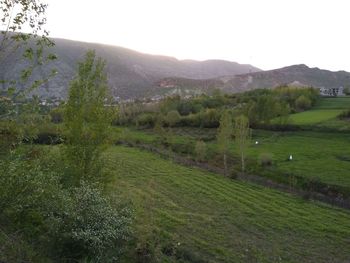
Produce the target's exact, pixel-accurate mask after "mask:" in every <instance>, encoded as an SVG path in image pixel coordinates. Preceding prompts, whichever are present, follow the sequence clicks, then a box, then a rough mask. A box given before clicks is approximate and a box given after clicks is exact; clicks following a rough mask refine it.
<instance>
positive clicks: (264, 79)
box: [154, 64, 350, 94]
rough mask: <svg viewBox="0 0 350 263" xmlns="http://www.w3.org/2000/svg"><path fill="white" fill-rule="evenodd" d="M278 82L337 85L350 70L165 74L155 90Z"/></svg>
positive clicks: (230, 88) (236, 88)
mask: <svg viewBox="0 0 350 263" xmlns="http://www.w3.org/2000/svg"><path fill="white" fill-rule="evenodd" d="M281 85H291V86H312V87H316V88H320V87H326V88H336V87H340V86H343V87H346V86H350V73H349V72H346V71H337V72H333V71H329V70H322V69H319V68H309V67H308V66H306V65H303V64H302V65H293V66H289V67H284V68H280V69H275V70H269V71H260V72H253V73H249V74H240V75H235V76H223V77H219V78H214V79H207V80H191V79H182V78H166V79H163V80H161V81H159V82H158V90H157V91H155V92H154V93H165V94H167V93H168V94H169V93H172V92H174V91H177V92H180V93H181V92H182V93H192V94H193V93H198V92H208V90H211V89H213V88H217V89H221V90H223V91H225V92H241V91H245V90H252V89H258V88H274V87H277V86H281Z"/></svg>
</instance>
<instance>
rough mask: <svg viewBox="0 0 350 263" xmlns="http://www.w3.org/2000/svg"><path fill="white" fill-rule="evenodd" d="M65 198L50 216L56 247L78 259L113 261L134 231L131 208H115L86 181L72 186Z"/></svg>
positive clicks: (58, 250) (60, 251)
mask: <svg viewBox="0 0 350 263" xmlns="http://www.w3.org/2000/svg"><path fill="white" fill-rule="evenodd" d="M65 201H66V204H67V205H66V206H65V207H64V209H63V210H62V211H60V212H61V213H58V212H56V214H58V216H54V217H53V218H50V219H51V221H53V222H54V223H53V224H51V226H52V225H53V226H54V227H53V229H52V231H51V234H53V238H54V240H55V248H56V251H57V252H58V253H59V254H60V255H65V257H71V258H75V259H82V258H86V259H90V260H92V259H94V261H101V262H108V261H110V262H112V261H113V262H114V261H115V259H116V257H117V256H118V255H119V254H120V253H121V252H122V248H123V244H124V242H125V241H127V240H128V238H129V236H130V234H131V232H130V227H129V226H130V223H131V211H130V209H129V208H127V207H124V208H120V209H115V208H113V207H112V206H111V205H110V202H109V201H108V200H107V199H106V198H104V197H103V196H102V195H101V194H100V192H99V191H98V190H97V189H94V188H92V187H91V186H89V185H88V184H87V183H82V184H81V186H80V187H77V188H73V189H71V190H70V191H69V196H68V197H66V200H65ZM55 223H56V224H57V225H56V226H55Z"/></svg>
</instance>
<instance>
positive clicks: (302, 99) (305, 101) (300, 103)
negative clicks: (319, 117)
mask: <svg viewBox="0 0 350 263" xmlns="http://www.w3.org/2000/svg"><path fill="white" fill-rule="evenodd" d="M311 104H312V102H311V100H310V99H309V98H308V97H306V96H304V95H301V96H299V97H298V98H297V99H296V101H295V107H296V109H297V110H298V111H304V110H308V109H310V108H311Z"/></svg>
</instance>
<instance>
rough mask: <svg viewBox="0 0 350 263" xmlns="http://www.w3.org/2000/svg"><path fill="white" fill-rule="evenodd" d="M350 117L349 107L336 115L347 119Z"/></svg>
mask: <svg viewBox="0 0 350 263" xmlns="http://www.w3.org/2000/svg"><path fill="white" fill-rule="evenodd" d="M348 118H350V109H348V110H345V111H343V112H342V113H340V114H339V115H338V119H341V120H342V119H348Z"/></svg>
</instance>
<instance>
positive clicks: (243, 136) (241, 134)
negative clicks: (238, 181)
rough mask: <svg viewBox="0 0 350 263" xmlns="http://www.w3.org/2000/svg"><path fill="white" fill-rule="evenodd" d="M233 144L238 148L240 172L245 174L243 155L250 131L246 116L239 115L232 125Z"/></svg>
mask: <svg viewBox="0 0 350 263" xmlns="http://www.w3.org/2000/svg"><path fill="white" fill-rule="evenodd" d="M233 133H234V137H235V143H236V145H237V147H238V151H239V155H240V158H241V171H242V173H244V172H245V154H246V150H247V147H248V145H249V141H250V138H251V130H250V128H249V120H248V118H247V117H246V116H244V115H240V116H238V117H236V118H235V125H234V132H233Z"/></svg>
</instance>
